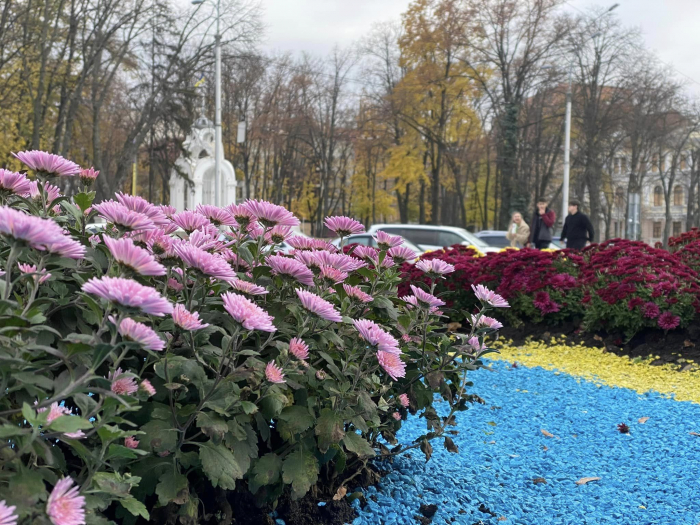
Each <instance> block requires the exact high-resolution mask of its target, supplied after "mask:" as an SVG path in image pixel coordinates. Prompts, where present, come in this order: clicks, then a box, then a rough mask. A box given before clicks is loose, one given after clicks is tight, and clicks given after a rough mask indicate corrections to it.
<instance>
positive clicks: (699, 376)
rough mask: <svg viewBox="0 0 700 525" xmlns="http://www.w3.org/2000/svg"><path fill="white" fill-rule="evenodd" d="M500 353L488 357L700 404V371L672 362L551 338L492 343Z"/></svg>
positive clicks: (599, 383) (597, 382)
mask: <svg viewBox="0 0 700 525" xmlns="http://www.w3.org/2000/svg"><path fill="white" fill-rule="evenodd" d="M493 347H494V348H498V350H499V352H500V354H488V356H487V357H488V358H489V359H494V360H503V361H510V362H517V363H518V365H524V366H527V367H535V366H541V367H542V368H545V369H547V370H555V371H560V372H565V373H567V374H569V375H571V376H574V377H577V378H581V379H585V380H587V381H591V382H593V383H596V384H598V385H607V386H617V387H622V388H629V389H632V390H636V391H637V392H639V393H645V392H649V391H655V392H658V393H660V394H661V395H663V396H666V397H672V396H673V397H674V398H675V399H676V400H678V401H692V402H693V403H700V371H699V370H689V371H685V372H678V371H677V370H676V369H674V368H673V367H671V366H670V365H661V366H652V365H651V364H650V362H651V361H652V360H653V359H654V358H653V357H651V358H649V359H638V358H637V359H630V358H628V357H619V356H617V355H614V354H611V353H608V352H605V351H604V350H602V349H600V348H590V347H586V346H582V345H570V344H567V343H566V341H565V340H564V339H555V338H552V341H551V342H550V343H544V342H539V341H538V342H529V343H527V344H525V345H523V346H519V347H518V346H514V345H513V343H512V341H503V340H499V341H496V342H495V344H493Z"/></svg>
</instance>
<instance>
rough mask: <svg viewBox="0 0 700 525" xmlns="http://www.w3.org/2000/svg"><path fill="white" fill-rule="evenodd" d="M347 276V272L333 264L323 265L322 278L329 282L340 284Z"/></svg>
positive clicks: (330, 283)
mask: <svg viewBox="0 0 700 525" xmlns="http://www.w3.org/2000/svg"><path fill="white" fill-rule="evenodd" d="M347 278H348V274H347V273H345V272H341V271H340V270H336V269H335V268H333V267H332V266H326V265H325V264H324V265H321V279H323V280H324V281H325V282H326V283H327V284H329V285H334V284H339V283H342V282H343V281H344V280H345V279H347Z"/></svg>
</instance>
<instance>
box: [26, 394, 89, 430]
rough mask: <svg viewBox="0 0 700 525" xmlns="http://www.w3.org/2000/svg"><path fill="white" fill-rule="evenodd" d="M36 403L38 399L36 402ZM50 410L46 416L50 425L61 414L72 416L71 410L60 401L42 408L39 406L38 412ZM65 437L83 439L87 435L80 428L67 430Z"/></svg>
mask: <svg viewBox="0 0 700 525" xmlns="http://www.w3.org/2000/svg"><path fill="white" fill-rule="evenodd" d="M34 404H35V405H36V404H37V403H36V401H35V402H34ZM47 410H48V411H49V413H48V415H47V416H46V423H47V424H48V425H50V424H51V423H52V422H53V421H54V420H56V419H58V418H59V417H61V416H70V415H71V410H70V409H69V408H67V407H65V406H63V405H59V404H58V402H56V401H54V402H53V403H51V406H50V407H48V408H47V407H42V408H37V410H36V411H37V413H38V414H41V413H43V412H46V411H47ZM63 436H64V437H67V438H71V439H81V438H84V437H85V434H84V433H83V431H82V430H78V431H76V432H66V433H65V434H63Z"/></svg>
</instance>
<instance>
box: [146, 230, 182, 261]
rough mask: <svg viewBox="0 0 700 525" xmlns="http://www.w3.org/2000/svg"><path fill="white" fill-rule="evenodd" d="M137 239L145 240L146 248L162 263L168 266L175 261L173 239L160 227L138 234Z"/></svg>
mask: <svg viewBox="0 0 700 525" xmlns="http://www.w3.org/2000/svg"><path fill="white" fill-rule="evenodd" d="M139 240H140V241H142V242H145V243H146V247H147V248H148V250H149V251H150V252H151V253H152V254H153V255H155V256H156V257H157V258H158V260H159V261H161V262H162V263H164V264H167V265H168V266H172V265H173V264H175V263H176V261H177V255H176V254H175V250H173V246H174V244H175V239H173V238H172V237H171V236H170V235H168V234H166V233H165V231H164V230H162V229H161V228H156V229H155V230H148V231H146V232H143V233H141V234H139Z"/></svg>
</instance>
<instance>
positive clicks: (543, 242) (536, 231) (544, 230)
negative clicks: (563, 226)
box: [527, 199, 557, 250]
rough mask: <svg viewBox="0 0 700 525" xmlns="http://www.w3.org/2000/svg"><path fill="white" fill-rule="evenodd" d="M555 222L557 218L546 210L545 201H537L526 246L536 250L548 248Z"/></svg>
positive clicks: (550, 211)
mask: <svg viewBox="0 0 700 525" xmlns="http://www.w3.org/2000/svg"><path fill="white" fill-rule="evenodd" d="M556 220H557V216H556V215H555V214H554V212H553V211H552V210H550V209H549V208H547V201H546V200H544V199H540V200H538V201H537V209H536V210H535V214H534V215H533V216H532V222H531V223H530V240H529V242H528V244H527V245H528V246H530V247H533V248H537V249H538V250H543V249H545V248H549V245H550V244H551V242H552V227H553V226H554V222H555V221H556Z"/></svg>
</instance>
